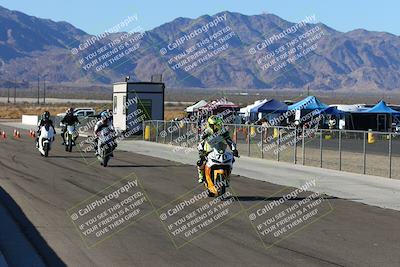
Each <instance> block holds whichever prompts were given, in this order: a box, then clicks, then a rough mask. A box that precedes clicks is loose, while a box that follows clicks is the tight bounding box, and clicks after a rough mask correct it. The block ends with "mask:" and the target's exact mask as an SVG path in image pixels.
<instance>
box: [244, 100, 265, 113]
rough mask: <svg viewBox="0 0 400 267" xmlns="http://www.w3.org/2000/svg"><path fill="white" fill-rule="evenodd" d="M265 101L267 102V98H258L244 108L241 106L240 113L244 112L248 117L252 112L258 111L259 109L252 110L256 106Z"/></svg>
mask: <svg viewBox="0 0 400 267" xmlns="http://www.w3.org/2000/svg"><path fill="white" fill-rule="evenodd" d="M265 102H267V99H263V100H257V101H255V102H254V103H253V104H250V105H248V106H246V107H244V108H241V109H240V113H243V114H244V116H245V117H248V116H250V113H253V112H257V111H252V110H253V109H254V108H256V107H259V106H261V105H263V104H264V103H265Z"/></svg>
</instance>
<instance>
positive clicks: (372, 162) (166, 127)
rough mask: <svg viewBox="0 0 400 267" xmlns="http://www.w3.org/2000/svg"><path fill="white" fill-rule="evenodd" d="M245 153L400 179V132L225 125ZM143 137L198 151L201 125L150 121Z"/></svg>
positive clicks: (183, 122)
mask: <svg viewBox="0 0 400 267" xmlns="http://www.w3.org/2000/svg"><path fill="white" fill-rule="evenodd" d="M225 127H226V129H227V130H228V131H229V133H230V136H231V137H232V139H233V140H234V141H235V142H236V144H237V147H238V150H239V152H240V154H241V155H244V156H249V157H253V158H263V159H269V160H277V161H283V162H289V163H294V164H302V165H307V166H314V167H321V168H327V169H333V170H339V171H348V172H354V173H361V174H369V175H377V176H383V177H389V178H395V179H400V134H397V133H389V132H373V131H353V130H328V129H317V128H315V129H303V128H290V127H264V126H260V125H244V124H225ZM143 129H145V130H144V131H143V140H146V141H151V142H157V143H162V144H170V145H174V146H179V147H182V148H186V151H188V152H196V147H197V144H198V141H199V135H200V133H201V129H199V126H198V125H197V123H193V122H185V121H145V122H143Z"/></svg>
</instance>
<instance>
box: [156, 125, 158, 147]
mask: <svg viewBox="0 0 400 267" xmlns="http://www.w3.org/2000/svg"><path fill="white" fill-rule="evenodd" d="M156 143H158V121H157V123H156Z"/></svg>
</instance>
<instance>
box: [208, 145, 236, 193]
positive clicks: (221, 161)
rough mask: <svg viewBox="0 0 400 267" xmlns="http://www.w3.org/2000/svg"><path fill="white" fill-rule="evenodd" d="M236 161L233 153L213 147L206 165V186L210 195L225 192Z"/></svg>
mask: <svg viewBox="0 0 400 267" xmlns="http://www.w3.org/2000/svg"><path fill="white" fill-rule="evenodd" d="M234 162H235V159H234V156H233V153H232V152H231V151H228V150H226V149H217V148H213V149H212V151H211V152H210V153H209V154H208V155H207V161H206V165H205V170H204V174H205V187H206V188H207V190H208V195H209V196H210V197H212V196H214V197H218V196H221V195H223V194H225V191H226V187H227V186H229V179H230V175H231V172H232V168H233V163H234Z"/></svg>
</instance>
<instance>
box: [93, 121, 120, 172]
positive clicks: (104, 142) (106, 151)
mask: <svg viewBox="0 0 400 267" xmlns="http://www.w3.org/2000/svg"><path fill="white" fill-rule="evenodd" d="M98 137H99V139H98V155H97V159H98V160H99V161H100V164H101V165H102V166H104V167H107V165H108V161H109V160H110V158H111V157H112V153H113V151H114V149H115V148H116V144H115V142H114V140H115V136H114V132H113V131H112V130H111V129H110V128H109V127H106V128H104V129H102V130H101V131H100V132H99V135H98Z"/></svg>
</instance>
